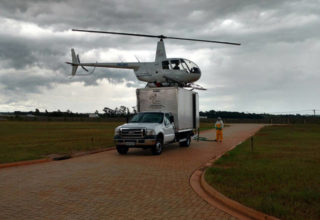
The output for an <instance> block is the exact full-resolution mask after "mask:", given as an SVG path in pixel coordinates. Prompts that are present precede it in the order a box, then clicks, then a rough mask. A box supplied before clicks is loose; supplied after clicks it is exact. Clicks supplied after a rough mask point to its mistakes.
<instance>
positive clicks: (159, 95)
mask: <svg viewBox="0 0 320 220" xmlns="http://www.w3.org/2000/svg"><path fill="white" fill-rule="evenodd" d="M137 103H138V105H137V106H138V110H139V113H138V114H136V115H134V116H133V118H132V119H131V120H130V121H129V122H128V123H126V124H124V125H121V126H118V127H117V128H116V129H115V136H114V141H115V144H116V147H117V150H118V152H119V154H126V153H127V152H128V150H129V148H150V149H151V151H152V153H153V154H154V155H159V154H161V152H162V149H163V146H164V145H166V144H168V143H173V142H179V144H180V146H186V147H188V146H189V145H190V143H191V137H192V136H193V135H194V134H195V132H196V130H197V129H198V128H199V110H198V94H197V93H195V92H193V91H189V90H186V89H182V88H175V87H167V88H166V87H164V88H156V89H154V88H145V89H137Z"/></svg>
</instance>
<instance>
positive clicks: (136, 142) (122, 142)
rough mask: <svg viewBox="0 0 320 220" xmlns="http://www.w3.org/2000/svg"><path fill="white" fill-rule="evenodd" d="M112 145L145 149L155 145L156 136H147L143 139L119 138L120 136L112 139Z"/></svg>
mask: <svg viewBox="0 0 320 220" xmlns="http://www.w3.org/2000/svg"><path fill="white" fill-rule="evenodd" d="M114 143H115V145H116V146H127V147H145V146H153V145H155V144H156V136H147V137H145V138H134V139H133V138H131V139H127V138H121V137H120V136H115V137H114Z"/></svg>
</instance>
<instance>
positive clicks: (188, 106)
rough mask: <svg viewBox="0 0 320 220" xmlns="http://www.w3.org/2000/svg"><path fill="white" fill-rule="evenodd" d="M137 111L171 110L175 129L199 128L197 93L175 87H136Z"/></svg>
mask: <svg viewBox="0 0 320 220" xmlns="http://www.w3.org/2000/svg"><path fill="white" fill-rule="evenodd" d="M136 92H137V107H138V111H139V112H171V113H172V114H173V116H174V124H175V128H176V131H181V130H185V129H198V128H199V95H198V93H196V92H194V91H190V90H187V89H183V88H177V87H159V88H144V89H137V91H136Z"/></svg>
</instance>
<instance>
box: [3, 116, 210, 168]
mask: <svg viewBox="0 0 320 220" xmlns="http://www.w3.org/2000/svg"><path fill="white" fill-rule="evenodd" d="M120 124H123V122H44V121H37V122H26V121H0V163H9V162H16V161H23V160H33V159H40V158H45V157H47V156H48V155H50V154H65V153H67V154H70V153H75V152H78V151H88V150H94V149H100V148H107V147H112V146H114V143H113V135H114V128H115V127H116V126H118V125H120ZM212 126H213V125H212V123H201V130H205V129H211V128H212Z"/></svg>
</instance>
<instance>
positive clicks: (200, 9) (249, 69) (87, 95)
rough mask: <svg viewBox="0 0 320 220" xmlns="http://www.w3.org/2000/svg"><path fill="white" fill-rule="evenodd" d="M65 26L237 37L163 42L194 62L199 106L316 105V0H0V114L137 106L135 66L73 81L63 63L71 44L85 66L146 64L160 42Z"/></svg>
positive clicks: (302, 108) (319, 77)
mask: <svg viewBox="0 0 320 220" xmlns="http://www.w3.org/2000/svg"><path fill="white" fill-rule="evenodd" d="M72 28H78V29H94V30H106V31H121V32H133V33H145V34H156V35H159V34H164V35H168V36H175V37H188V38H200V39H208V40H220V41H232V42H240V43H241V44H242V45H241V46H240V47H239V46H230V45H217V44H209V43H197V42H186V41H176V40H165V44H166V50H167V56H168V57H183V58H187V59H190V60H192V61H194V62H196V63H197V64H198V65H199V66H200V68H201V70H202V77H201V79H200V80H199V81H198V82H197V84H200V85H202V86H203V87H206V88H207V89H208V90H207V91H200V92H199V94H200V110H202V111H206V110H211V109H214V110H226V111H241V112H256V113H260V112H268V113H278V112H279V113H281V112H284V113H285V112H290V113H293V112H296V113H303V114H311V113H313V112H311V109H320V98H319V95H320V84H319V83H320V0H304V1H297V0H287V1H279V0H264V1H262V0H261V1H257V0H241V1H239V0H198V1H193V0H177V1H167V0H162V1H159V0H132V1H124V0H97V1H87V0H50V1H49V0H47V1H46V0H1V1H0V112H6V111H15V110H21V111H24V110H34V109H35V108H39V109H40V111H44V110H45V109H47V110H48V111H53V110H57V109H60V110H62V111H65V110H71V111H73V112H93V111H95V110H98V111H100V112H102V109H103V107H110V108H115V107H117V106H120V105H125V106H128V107H132V106H135V104H136V98H135V89H136V88H139V87H143V86H144V83H142V82H139V81H138V80H137V79H136V78H135V75H134V73H133V71H131V70H114V69H105V68H101V69H98V68H97V69H96V71H95V72H94V74H93V75H90V76H76V77H73V78H72V77H70V73H71V67H70V66H68V65H67V64H65V62H66V61H70V60H71V57H70V49H71V48H75V50H76V52H77V53H79V54H80V59H81V61H85V62H96V61H99V62H118V61H125V62H130V61H131V62H135V61H136V58H135V56H136V57H137V58H138V59H139V60H140V61H146V62H147V61H153V60H154V56H155V49H156V43H157V40H156V39H152V38H150V39H148V38H134V37H126V36H113V35H102V34H90V33H77V32H72V31H71V29H72ZM79 73H80V74H81V73H84V72H81V71H79ZM319 112H320V110H319Z"/></svg>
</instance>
